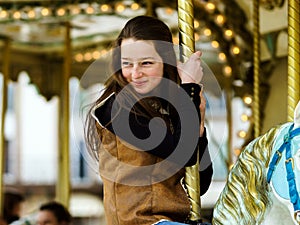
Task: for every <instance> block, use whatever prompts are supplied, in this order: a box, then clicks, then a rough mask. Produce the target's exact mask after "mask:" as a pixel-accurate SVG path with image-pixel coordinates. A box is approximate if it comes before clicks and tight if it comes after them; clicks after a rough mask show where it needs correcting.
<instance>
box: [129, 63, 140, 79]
mask: <svg viewBox="0 0 300 225" xmlns="http://www.w3.org/2000/svg"><path fill="white" fill-rule="evenodd" d="M131 76H132V77H133V78H139V77H141V76H143V73H142V70H141V68H140V66H139V65H136V64H135V65H134V66H133V67H132V71H131Z"/></svg>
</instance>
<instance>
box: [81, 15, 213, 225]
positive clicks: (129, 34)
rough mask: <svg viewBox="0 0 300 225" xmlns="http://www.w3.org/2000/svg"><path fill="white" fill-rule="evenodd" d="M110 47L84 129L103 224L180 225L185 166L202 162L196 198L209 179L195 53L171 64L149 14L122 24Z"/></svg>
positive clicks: (163, 35) (167, 43)
mask: <svg viewBox="0 0 300 225" xmlns="http://www.w3.org/2000/svg"><path fill="white" fill-rule="evenodd" d="M114 47H115V48H114V50H113V53H112V69H113V75H112V76H111V77H110V78H109V79H108V80H107V81H106V83H105V90H104V92H103V94H102V95H101V96H100V98H99V99H98V100H97V101H96V102H95V104H94V105H93V107H92V108H91V110H90V113H89V114H88V117H87V123H86V125H87V126H86V138H87V143H88V146H89V149H90V150H91V151H93V152H94V153H96V156H97V159H98V160H99V167H100V168H99V171H100V175H101V179H102V181H103V188H104V207H105V213H106V221H107V224H108V225H117V224H120V225H134V224H137V225H151V224H180V223H184V222H185V221H186V219H187V218H188V216H189V213H190V209H191V206H190V202H189V198H188V196H187V192H186V189H185V184H184V181H183V178H184V174H185V169H184V167H185V166H191V165H194V164H195V163H196V160H197V153H198V152H199V157H200V159H201V158H202V161H201V162H203V161H206V163H205V164H206V165H207V166H206V167H205V168H201V172H200V177H201V186H200V187H201V188H200V189H201V195H202V194H204V193H205V192H206V191H207V189H208V187H209V185H210V183H211V177H212V173H213V171H212V165H211V160H210V156H209V153H208V151H205V149H206V147H207V138H206V132H205V127H204V116H205V115H204V114H205V99H204V97H203V94H202V90H201V87H200V85H199V84H198V83H199V82H200V81H201V79H202V76H203V71H202V67H201V61H200V56H201V52H195V53H194V54H192V55H191V57H190V59H189V60H188V61H187V62H186V63H184V64H181V63H177V61H176V55H175V51H174V46H173V43H172V34H171V32H170V29H169V28H168V26H167V25H166V24H164V23H163V22H162V21H160V20H158V19H156V18H153V17H148V16H138V17H135V18H133V19H131V20H129V21H128V22H127V23H126V25H125V26H124V28H123V29H122V31H121V32H120V34H119V36H118V38H117V39H116V41H115V46H114ZM200 102H201V103H200ZM200 118H201V119H200ZM172 221H173V222H172ZM177 222H178V223H177Z"/></svg>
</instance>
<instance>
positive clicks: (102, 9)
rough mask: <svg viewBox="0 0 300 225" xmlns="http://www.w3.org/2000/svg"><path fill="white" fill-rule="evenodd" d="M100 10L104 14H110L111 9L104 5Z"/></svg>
mask: <svg viewBox="0 0 300 225" xmlns="http://www.w3.org/2000/svg"><path fill="white" fill-rule="evenodd" d="M100 9H101V11H102V12H108V11H109V10H110V7H109V5H107V4H103V5H101V7H100Z"/></svg>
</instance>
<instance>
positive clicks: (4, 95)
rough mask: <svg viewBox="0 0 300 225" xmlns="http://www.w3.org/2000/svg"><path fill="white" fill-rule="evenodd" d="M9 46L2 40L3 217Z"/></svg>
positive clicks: (0, 201)
mask: <svg viewBox="0 0 300 225" xmlns="http://www.w3.org/2000/svg"><path fill="white" fill-rule="evenodd" d="M10 44H11V41H10V39H9V38H5V39H4V50H3V59H2V63H3V64H2V68H3V69H2V73H3V80H2V110H1V129H0V132H1V133H0V136H1V143H0V152H1V154H0V157H1V158H0V164H1V165H0V170H1V171H0V176H1V177H0V212H1V215H3V214H2V213H3V203H4V195H3V190H4V172H5V171H4V168H5V156H6V152H5V137H4V125H5V113H6V109H7V83H8V76H9V64H10Z"/></svg>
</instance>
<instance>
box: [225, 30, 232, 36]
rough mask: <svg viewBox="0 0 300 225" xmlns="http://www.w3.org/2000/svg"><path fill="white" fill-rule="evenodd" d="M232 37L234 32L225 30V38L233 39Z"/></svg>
mask: <svg viewBox="0 0 300 225" xmlns="http://www.w3.org/2000/svg"><path fill="white" fill-rule="evenodd" d="M232 35H233V32H232V30H230V29H227V30H225V36H226V37H229V38H231V37H232Z"/></svg>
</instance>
